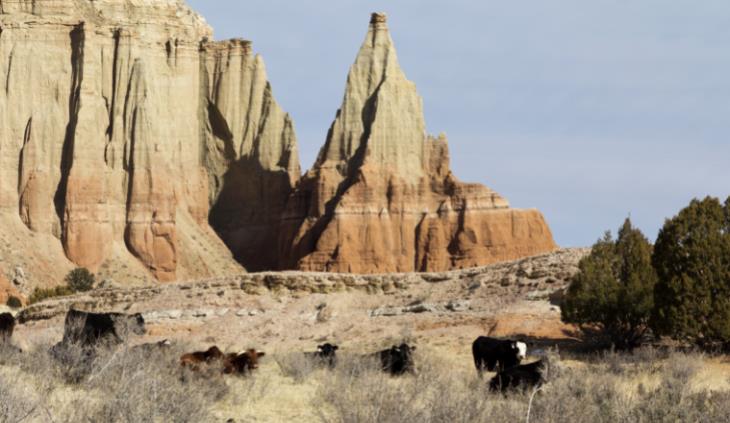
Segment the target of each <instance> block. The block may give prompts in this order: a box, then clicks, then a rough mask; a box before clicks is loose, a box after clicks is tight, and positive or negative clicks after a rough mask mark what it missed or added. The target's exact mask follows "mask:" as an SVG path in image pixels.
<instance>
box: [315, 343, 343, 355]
mask: <svg viewBox="0 0 730 423" xmlns="http://www.w3.org/2000/svg"><path fill="white" fill-rule="evenodd" d="M339 348H340V347H338V346H337V345H333V344H330V343H326V344H322V345H318V346H317V350H318V351H319V353H320V354H322V355H323V356H324V357H334V355H335V351H337V350H338V349H339Z"/></svg>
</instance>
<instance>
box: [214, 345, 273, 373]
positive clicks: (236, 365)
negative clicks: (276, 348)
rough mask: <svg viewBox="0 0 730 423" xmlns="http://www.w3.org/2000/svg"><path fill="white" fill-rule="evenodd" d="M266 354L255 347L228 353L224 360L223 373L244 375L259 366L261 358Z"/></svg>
mask: <svg viewBox="0 0 730 423" xmlns="http://www.w3.org/2000/svg"><path fill="white" fill-rule="evenodd" d="M265 355H266V353H265V352H258V351H256V350H255V349H250V350H247V351H244V352H242V353H240V354H235V353H234V354H228V355H227V356H226V358H225V359H224V360H223V373H225V374H227V375H229V374H239V375H243V374H246V373H249V372H252V371H253V370H256V369H257V368H258V367H259V358H261V357H263V356H265Z"/></svg>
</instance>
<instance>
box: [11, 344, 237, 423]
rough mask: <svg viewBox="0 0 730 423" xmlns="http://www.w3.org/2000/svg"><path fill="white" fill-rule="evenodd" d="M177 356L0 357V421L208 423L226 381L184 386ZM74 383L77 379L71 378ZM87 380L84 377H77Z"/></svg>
mask: <svg viewBox="0 0 730 423" xmlns="http://www.w3.org/2000/svg"><path fill="white" fill-rule="evenodd" d="M178 353H179V351H178V350H175V351H164V352H163V351H155V352H152V353H150V352H149V351H137V350H134V349H127V348H122V349H120V350H116V351H109V350H106V351H100V352H99V353H98V354H96V355H95V358H94V359H93V360H90V359H89V355H88V350H84V349H83V348H81V347H75V348H70V349H68V350H67V351H66V354H65V355H64V357H63V358H62V359H61V360H57V359H53V358H52V356H51V354H50V353H49V352H48V349H47V347H43V348H39V349H36V350H34V351H31V352H29V353H20V352H19V351H17V350H15V349H7V351H1V352H0V422H5V421H97V422H112V421H113V422H161V421H175V422H204V421H212V420H213V418H212V417H211V414H210V409H211V407H212V406H213V405H214V404H215V403H216V402H217V401H220V400H221V399H222V398H224V397H225V396H226V395H227V394H228V388H227V386H226V384H225V382H224V380H223V379H222V378H220V377H219V378H209V379H203V378H196V379H194V380H191V381H183V372H182V371H181V369H180V367H179V363H178V361H177V359H176V357H177V354H178ZM69 376H74V377H69ZM77 376H82V377H77Z"/></svg>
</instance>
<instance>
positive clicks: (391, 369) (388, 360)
mask: <svg viewBox="0 0 730 423" xmlns="http://www.w3.org/2000/svg"><path fill="white" fill-rule="evenodd" d="M415 350H416V347H412V346H410V345H408V344H401V345H399V346H396V345H394V346H392V347H391V348H389V349H386V350H383V351H380V352H378V353H376V354H375V355H376V357H377V359H379V361H380V365H381V368H382V369H383V371H384V372H386V373H390V374H391V375H393V376H398V375H402V374H404V373H406V372H408V373H415V366H414V365H413V351H415Z"/></svg>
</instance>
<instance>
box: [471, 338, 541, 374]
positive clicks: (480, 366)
mask: <svg viewBox="0 0 730 423" xmlns="http://www.w3.org/2000/svg"><path fill="white" fill-rule="evenodd" d="M471 351H472V354H473V355H474V365H475V366H476V368H477V373H479V375H481V374H482V373H483V372H484V371H485V370H489V371H490V372H492V371H494V370H495V369H497V371H502V370H505V369H509V368H510V367H514V366H517V365H519V364H520V362H521V361H522V360H523V359H524V358H525V356H526V355H527V344H525V343H524V342H519V341H512V340H503V339H495V338H488V337H486V336H480V337H479V338H477V339H476V340H475V341H474V343H473V344H472V347H471Z"/></svg>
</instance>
